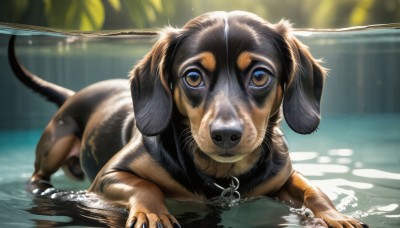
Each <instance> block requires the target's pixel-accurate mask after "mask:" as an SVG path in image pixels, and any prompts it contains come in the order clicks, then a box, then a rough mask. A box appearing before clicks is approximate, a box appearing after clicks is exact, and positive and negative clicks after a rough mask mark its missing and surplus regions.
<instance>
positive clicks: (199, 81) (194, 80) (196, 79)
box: [184, 70, 203, 87]
mask: <svg viewBox="0 0 400 228" xmlns="http://www.w3.org/2000/svg"><path fill="white" fill-rule="evenodd" d="M184 79H185V81H186V83H187V84H188V85H189V86H191V87H199V86H202V85H203V78H202V76H201V74H200V72H198V71H197V70H191V71H189V72H187V73H186V74H185V76H184Z"/></svg>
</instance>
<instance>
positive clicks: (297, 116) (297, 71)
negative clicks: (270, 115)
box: [277, 21, 326, 134]
mask: <svg viewBox="0 0 400 228" xmlns="http://www.w3.org/2000/svg"><path fill="white" fill-rule="evenodd" d="M277 30H278V31H279V33H280V34H282V35H283V40H281V41H280V42H283V43H284V44H283V46H284V47H283V48H281V53H282V55H283V56H282V57H283V59H284V63H283V64H284V71H285V74H286V78H285V94H284V100H283V114H284V116H285V120H286V122H287V124H288V125H289V127H290V128H291V129H292V130H293V131H295V132H297V133H300V134H310V133H312V132H314V131H315V130H316V129H317V128H318V125H319V123H320V119H321V114H320V104H321V95H322V88H323V85H324V80H325V76H326V69H325V68H323V67H322V66H321V65H320V61H319V60H316V59H314V57H313V56H312V55H311V53H310V52H309V50H308V48H307V47H306V46H305V45H303V44H302V43H301V42H300V41H299V40H297V38H295V37H294V36H293V35H292V33H291V26H290V24H289V23H288V22H286V21H282V22H281V23H279V24H278V25H277Z"/></svg>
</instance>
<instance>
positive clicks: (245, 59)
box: [236, 51, 252, 71]
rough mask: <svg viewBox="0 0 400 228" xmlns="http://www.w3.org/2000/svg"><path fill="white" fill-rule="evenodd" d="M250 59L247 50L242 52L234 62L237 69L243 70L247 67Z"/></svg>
mask: <svg viewBox="0 0 400 228" xmlns="http://www.w3.org/2000/svg"><path fill="white" fill-rule="evenodd" d="M251 60H252V58H251V54H250V53H249V52H247V51H244V52H242V53H241V54H240V55H239V57H238V58H237V61H236V64H237V66H238V68H239V70H241V71H243V70H245V69H246V68H247V67H249V65H250V63H251Z"/></svg>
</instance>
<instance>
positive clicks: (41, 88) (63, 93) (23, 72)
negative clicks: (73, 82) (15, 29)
mask: <svg viewBox="0 0 400 228" xmlns="http://www.w3.org/2000/svg"><path fill="white" fill-rule="evenodd" d="M15 38H16V36H15V35H13V36H11V38H10V41H9V43H8V60H9V61H10V65H11V68H12V70H13V72H14V74H15V76H17V78H18V79H19V80H20V81H21V82H22V83H23V84H24V85H26V86H27V87H29V88H31V89H32V90H33V91H35V92H37V93H39V94H41V95H43V96H44V97H46V98H47V99H48V100H49V101H51V102H53V103H55V104H56V105H58V107H60V106H61V105H62V104H64V102H65V101H66V100H67V99H68V98H69V97H70V96H72V95H74V94H75V92H74V91H72V90H69V89H67V88H64V87H61V86H58V85H56V84H53V83H51V82H48V81H45V80H43V79H41V78H39V77H38V76H36V75H34V74H33V73H31V72H29V71H28V70H27V69H26V68H25V67H24V66H22V65H21V64H20V63H19V61H18V59H17V57H16V56H15Z"/></svg>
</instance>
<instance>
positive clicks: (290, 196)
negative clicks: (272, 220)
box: [277, 171, 368, 228]
mask: <svg viewBox="0 0 400 228" xmlns="http://www.w3.org/2000/svg"><path fill="white" fill-rule="evenodd" d="M277 196H278V198H279V199H281V200H283V201H285V202H291V203H293V204H294V205H293V206H305V207H307V208H309V209H311V211H312V212H313V213H314V215H315V217H316V218H317V222H318V223H319V224H321V225H323V226H326V227H359V228H361V227H368V226H367V225H365V224H363V223H361V222H359V221H357V220H355V219H353V218H351V217H349V216H346V215H343V214H341V213H340V212H339V211H338V210H337V209H336V208H335V206H334V205H333V203H332V201H331V200H330V199H329V197H328V196H327V195H325V193H323V192H322V191H321V190H320V189H319V188H318V187H316V186H314V185H313V184H312V183H311V182H310V181H309V180H307V179H306V178H305V177H304V176H303V175H302V174H300V173H299V172H296V171H294V173H293V174H292V175H291V176H290V177H289V179H288V180H287V181H286V183H285V184H284V186H283V187H282V188H281V189H280V190H279V192H278V193H277Z"/></svg>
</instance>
